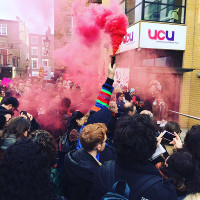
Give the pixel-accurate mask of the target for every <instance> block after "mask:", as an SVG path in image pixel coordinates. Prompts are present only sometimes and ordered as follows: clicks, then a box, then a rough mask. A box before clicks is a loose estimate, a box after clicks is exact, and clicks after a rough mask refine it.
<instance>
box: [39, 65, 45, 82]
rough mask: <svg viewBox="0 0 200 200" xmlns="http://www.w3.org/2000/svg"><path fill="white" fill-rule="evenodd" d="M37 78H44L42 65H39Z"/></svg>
mask: <svg viewBox="0 0 200 200" xmlns="http://www.w3.org/2000/svg"><path fill="white" fill-rule="evenodd" d="M38 78H42V79H43V78H44V67H40V69H39V74H38Z"/></svg>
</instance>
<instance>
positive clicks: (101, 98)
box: [91, 64, 115, 112]
mask: <svg viewBox="0 0 200 200" xmlns="http://www.w3.org/2000/svg"><path fill="white" fill-rule="evenodd" d="M114 76H115V65H113V68H112V67H111V64H110V65H109V67H108V78H107V79H106V82H105V83H104V84H103V86H102V88H101V91H100V93H99V95H98V97H97V100H96V103H95V105H94V106H93V107H92V109H91V110H93V111H95V112H97V111H99V110H100V109H102V108H108V105H109V102H110V98H111V94H112V92H113V89H114V87H113V86H112V85H113V82H114Z"/></svg>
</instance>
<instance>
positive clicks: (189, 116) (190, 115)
mask: <svg viewBox="0 0 200 200" xmlns="http://www.w3.org/2000/svg"><path fill="white" fill-rule="evenodd" d="M168 111H170V112H173V113H176V114H179V115H183V116H185V117H189V118H192V119H197V120H200V118H198V117H194V116H191V115H186V114H183V113H180V112H176V111H173V110H168Z"/></svg>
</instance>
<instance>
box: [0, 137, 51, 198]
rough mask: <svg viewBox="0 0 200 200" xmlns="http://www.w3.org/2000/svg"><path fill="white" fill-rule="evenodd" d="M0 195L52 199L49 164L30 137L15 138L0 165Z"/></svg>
mask: <svg viewBox="0 0 200 200" xmlns="http://www.w3.org/2000/svg"><path fill="white" fill-rule="evenodd" d="M0 177H1V178H0V195H1V199H2V200H7V199H16V200H17V199H37V200H49V199H54V188H53V186H52V184H51V183H50V167H49V166H48V164H47V163H46V160H45V159H44V156H43V154H42V152H41V148H40V146H39V145H38V144H35V143H34V142H33V141H31V140H30V139H23V140H20V141H17V142H16V143H14V144H13V145H12V146H10V147H9V148H8V149H7V151H6V152H5V155H4V158H3V159H2V162H1V164H0Z"/></svg>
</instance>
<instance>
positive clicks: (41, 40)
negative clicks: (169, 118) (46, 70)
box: [29, 27, 54, 77]
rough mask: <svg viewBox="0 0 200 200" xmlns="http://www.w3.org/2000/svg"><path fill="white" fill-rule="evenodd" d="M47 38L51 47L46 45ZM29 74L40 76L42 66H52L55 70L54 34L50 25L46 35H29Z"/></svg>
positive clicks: (52, 70) (52, 69)
mask: <svg viewBox="0 0 200 200" xmlns="http://www.w3.org/2000/svg"><path fill="white" fill-rule="evenodd" d="M45 40H48V41H49V47H48V48H47V47H45ZM29 43H30V45H29V76H32V77H38V74H39V69H40V67H50V68H51V72H52V73H53V72H54V62H53V58H52V53H53V51H54V34H51V29H50V27H49V28H48V30H47V32H46V35H41V34H30V35H29Z"/></svg>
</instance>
